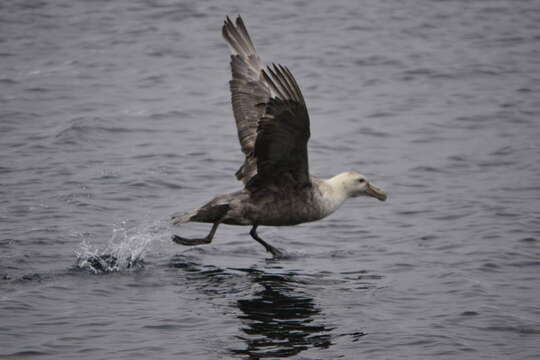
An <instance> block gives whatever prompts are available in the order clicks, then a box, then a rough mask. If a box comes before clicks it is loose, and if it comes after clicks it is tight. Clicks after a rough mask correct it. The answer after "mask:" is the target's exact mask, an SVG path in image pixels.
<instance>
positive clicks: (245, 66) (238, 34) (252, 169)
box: [223, 17, 270, 184]
mask: <svg viewBox="0 0 540 360" xmlns="http://www.w3.org/2000/svg"><path fill="white" fill-rule="evenodd" d="M223 37H224V38H225V40H226V41H227V43H228V44H229V46H230V47H231V50H232V51H233V55H231V71H232V80H231V81H230V83H229V84H230V88H231V96H232V106H233V113H234V118H235V120H236V128H237V130H238V139H239V141H240V146H241V148H242V152H243V153H244V155H245V156H246V158H245V161H244V164H243V165H242V166H241V167H240V169H238V171H237V172H236V177H237V179H238V180H240V181H242V182H243V183H244V184H246V183H247V182H248V181H249V179H251V178H252V177H253V176H254V175H255V174H256V173H257V161H256V159H255V156H254V149H255V139H256V137H257V127H258V124H259V119H260V118H261V117H262V116H263V114H264V111H265V104H266V103H267V102H268V99H269V98H270V89H269V88H268V86H267V85H266V84H265V82H264V81H263V80H261V76H262V70H263V65H262V61H261V59H260V58H259V56H257V54H256V52H255V47H254V46H253V42H252V41H251V38H250V37H249V34H248V32H247V30H246V27H245V25H244V22H243V21H242V18H240V17H238V18H237V19H236V25H234V24H233V22H232V21H231V20H230V19H229V18H227V19H226V20H225V24H224V25H223Z"/></svg>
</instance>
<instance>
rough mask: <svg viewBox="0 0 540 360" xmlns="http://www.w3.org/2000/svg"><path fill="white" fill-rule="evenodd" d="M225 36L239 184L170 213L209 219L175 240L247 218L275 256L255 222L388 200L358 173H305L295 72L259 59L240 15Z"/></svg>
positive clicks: (305, 131)
mask: <svg viewBox="0 0 540 360" xmlns="http://www.w3.org/2000/svg"><path fill="white" fill-rule="evenodd" d="M223 37H224V38H225V41H226V42H227V44H228V45H229V47H230V49H231V52H232V55H231V70H232V80H231V81H230V89H231V95H232V107H233V113H234V118H235V120H236V127H237V130H238V138H239V140H240V146H241V149H242V152H243V153H244V155H245V160H244V163H243V164H242V166H241V167H240V168H239V169H238V171H237V172H236V178H237V179H238V180H240V181H241V182H242V183H243V185H244V188H243V189H242V190H240V191H237V192H233V193H229V194H223V195H218V196H216V197H215V198H214V199H212V200H211V201H209V202H208V203H206V204H205V205H203V206H202V207H200V208H197V209H195V210H193V211H190V212H188V213H186V214H183V215H180V216H173V217H172V222H173V224H183V223H187V222H192V221H193V222H202V223H211V224H213V225H212V229H211V230H210V232H209V233H208V235H207V236H206V237H204V238H197V239H188V238H184V237H181V236H178V235H173V237H172V240H173V241H174V242H176V243H177V244H181V245H188V246H189V245H201V244H209V243H210V242H212V239H213V238H214V235H215V233H216V231H217V229H218V227H219V225H220V224H227V225H251V231H250V233H249V234H250V235H251V236H252V237H253V239H255V240H256V241H257V242H259V243H260V244H261V245H263V246H264V247H265V249H266V250H267V251H268V252H270V253H272V255H273V256H274V257H280V256H282V255H283V253H282V252H281V251H280V250H279V249H277V248H275V247H273V246H272V245H270V244H268V243H267V242H266V241H264V240H263V239H261V237H260V236H259V235H258V234H257V227H259V226H261V225H263V226H285V225H296V224H300V223H305V222H311V221H316V220H320V219H322V218H324V217H326V216H328V215H330V214H332V213H333V212H334V211H336V210H337V209H338V208H339V207H340V206H341V205H342V204H343V202H344V201H345V200H347V199H348V198H351V197H359V196H371V197H374V198H376V199H379V200H381V201H385V200H386V194H385V192H384V191H383V190H382V189H380V188H378V187H376V186H375V185H373V184H372V183H371V182H369V181H368V180H367V179H366V177H365V176H363V175H361V174H359V173H356V172H344V173H341V174H338V175H336V176H334V177H332V178H329V179H321V178H317V177H315V176H311V175H310V174H309V162H308V151H307V143H308V140H309V137H310V130H309V115H308V111H307V107H306V103H305V101H304V97H303V95H302V92H301V91H300V87H299V86H298V83H297V82H296V80H295V78H294V76H293V75H292V73H291V72H290V71H289V69H288V68H287V67H285V66H283V65H276V64H273V65H271V66H264V64H263V62H262V60H261V58H260V57H259V56H258V55H257V52H256V51H255V46H254V45H253V42H252V41H251V38H250V36H249V34H248V32H247V29H246V26H245V25H244V21H243V20H242V18H241V17H240V16H238V17H237V19H236V22H235V23H233V22H232V21H231V20H230V19H229V17H227V18H226V20H225V23H224V25H223Z"/></svg>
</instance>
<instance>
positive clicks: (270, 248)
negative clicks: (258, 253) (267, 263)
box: [249, 225, 283, 257]
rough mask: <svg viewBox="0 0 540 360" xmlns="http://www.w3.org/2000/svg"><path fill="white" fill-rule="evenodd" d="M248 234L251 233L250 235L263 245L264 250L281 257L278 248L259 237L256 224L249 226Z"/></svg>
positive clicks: (281, 254)
mask: <svg viewBox="0 0 540 360" xmlns="http://www.w3.org/2000/svg"><path fill="white" fill-rule="evenodd" d="M249 235H251V237H252V238H254V239H255V240H256V241H257V242H258V243H259V244H261V245H262V246H264V248H265V249H266V251H268V252H269V253H272V255H274V257H283V253H282V252H281V251H280V250H278V249H276V248H275V247H273V246H272V245H270V244H268V243H267V242H266V241H264V240H263V239H261V238H260V237H259V235H258V234H257V225H253V227H252V228H251V231H250V232H249Z"/></svg>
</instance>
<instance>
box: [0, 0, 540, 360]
mask: <svg viewBox="0 0 540 360" xmlns="http://www.w3.org/2000/svg"><path fill="white" fill-rule="evenodd" d="M238 13H241V14H242V15H243V16H244V18H245V20H246V22H247V24H248V27H249V29H250V31H251V34H252V37H253V38H254V41H255V44H256V46H257V48H258V49H259V52H260V54H261V55H262V56H263V58H264V59H265V60H266V61H267V62H281V63H283V64H285V65H287V66H289V67H290V68H291V69H292V71H293V72H294V74H295V75H296V77H297V79H298V81H299V82H300V84H301V87H302V89H303V91H304V95H305V97H306V100H307V102H308V105H309V109H310V114H311V119H312V140H311V142H310V157H311V170H312V172H313V173H314V174H316V175H319V176H322V177H330V176H333V175H334V174H336V173H338V172H341V171H344V170H357V171H360V172H362V173H364V174H365V175H367V176H368V177H369V178H370V179H371V180H373V181H374V182H375V183H376V184H378V185H379V186H381V187H383V188H384V189H385V190H386V191H387V192H388V194H389V201H388V202H387V203H380V202H377V201H375V200H373V199H353V200H350V201H349V202H347V203H346V204H345V205H344V206H343V207H342V208H341V209H340V210H339V211H338V212H337V213H335V214H334V215H333V216H331V217H330V218H328V219H326V220H324V221H321V222H318V223H314V224H306V225H301V226H297V227H291V228H264V227H263V228H261V231H260V233H261V236H263V237H264V238H266V239H267V240H268V241H269V242H271V243H272V244H274V245H276V246H277V247H280V248H282V249H286V250H287V251H288V252H289V253H290V254H291V255H292V256H291V258H290V259H287V260H280V261H273V260H271V259H269V258H268V256H267V254H265V253H264V249H263V248H262V247H261V246H259V245H258V244H256V243H255V242H254V241H253V240H252V239H251V238H250V237H249V235H248V234H247V232H248V230H249V229H248V228H243V227H226V226H223V227H222V228H220V229H219V231H218V234H217V237H216V239H215V241H214V243H213V244H212V245H211V246H204V247H197V248H184V247H180V246H177V245H175V244H173V243H172V242H171V241H170V235H171V233H172V231H176V232H179V233H181V234H187V235H196V234H203V233H206V232H207V231H208V226H203V225H188V226H185V227H182V228H179V229H178V228H177V229H173V228H171V227H170V226H169V225H168V224H167V218H168V216H169V215H170V214H171V213H175V212H177V211H182V210H188V209H191V208H193V207H195V206H198V205H200V204H201V203H203V202H204V201H206V200H208V199H209V198H211V197H212V196H213V195H214V194H218V193H222V192H225V191H232V190H235V189H238V188H239V186H240V184H239V183H237V182H236V180H235V179H234V177H233V173H234V171H235V170H236V169H237V167H238V166H239V165H240V164H241V162H242V155H241V153H240V151H239V145H238V142H237V139H236V133H235V128H234V123H233V120H232V111H231V108H230V99H229V92H228V84H227V81H228V79H229V65H228V61H229V60H228V49H227V48H226V46H225V44H224V42H223V41H222V39H221V33H220V32H221V24H222V21H223V18H224V16H225V15H227V14H229V15H235V14H238ZM539 139H540V2H539V1H465V0H463V1H427V0H424V1H421V0H417V1H390V0H385V1H379V0H372V1H342V2H326V1H290V2H277V1H244V2H242V1H229V2H224V1H200V2H184V1H172V0H169V1H151V0H145V1H143V0H136V1H114V2H113V1H72V0H57V1H38V0H35V1H31V0H28V1H9V0H8V1H2V2H0V183H1V187H0V231H1V232H0V358H6V359H8V358H9V359H30V358H32V359H33V358H39V359H74V358H77V359H105V358H107V359H173V358H178V359H228V358H251V359H257V358H259V357H268V358H283V357H291V358H295V359H337V358H342V359H396V358H403V359H434V358H441V359H538V358H539V356H540V300H539V298H540V281H539V275H538V273H539V271H540V161H539V160H540V140H539ZM103 254H105V255H107V256H108V257H107V256H105V257H103V258H102V263H99V261H97V258H95V257H93V256H94V255H103ZM113 257H114V259H116V261H113V260H111V259H113ZM102 270H112V271H109V272H107V273H103V272H102Z"/></svg>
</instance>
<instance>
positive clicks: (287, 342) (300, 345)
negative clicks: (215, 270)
mask: <svg viewBox="0 0 540 360" xmlns="http://www.w3.org/2000/svg"><path fill="white" fill-rule="evenodd" d="M249 272H250V274H251V275H252V276H253V280H254V281H255V283H257V284H258V285H260V286H261V289H260V290H258V291H256V292H255V293H254V294H253V295H252V296H250V297H249V298H247V299H241V300H238V301H237V306H238V308H239V309H240V310H241V312H242V314H241V315H239V316H238V317H239V319H241V321H242V322H243V323H244V324H245V326H244V327H243V328H242V331H243V332H244V333H245V335H246V336H242V337H241V339H242V340H244V341H245V342H246V344H247V347H246V348H245V349H242V350H233V353H235V354H241V355H248V356H249V359H259V358H267V357H288V356H293V355H296V354H298V353H300V352H302V351H303V350H306V349H308V348H310V347H321V348H328V347H329V346H331V345H332V342H331V341H330V334H329V332H330V331H331V330H332V328H329V327H327V326H326V325H325V324H322V323H321V321H320V318H321V316H320V313H321V309H320V308H318V307H317V305H316V304H315V302H314V300H313V298H312V297H310V296H309V295H306V294H305V293H303V292H301V291H300V290H299V289H297V288H296V286H295V285H296V284H295V282H294V280H293V277H294V274H288V275H276V274H267V273H264V272H261V271H254V270H250V271H249Z"/></svg>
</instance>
